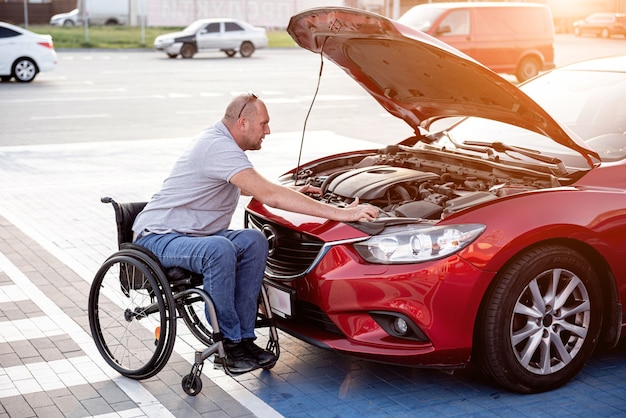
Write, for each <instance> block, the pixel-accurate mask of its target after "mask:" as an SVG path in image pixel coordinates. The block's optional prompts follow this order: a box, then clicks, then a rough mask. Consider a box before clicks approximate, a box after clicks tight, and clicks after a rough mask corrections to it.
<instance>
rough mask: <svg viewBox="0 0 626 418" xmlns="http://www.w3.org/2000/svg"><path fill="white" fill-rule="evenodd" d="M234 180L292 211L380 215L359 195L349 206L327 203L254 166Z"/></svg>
mask: <svg viewBox="0 0 626 418" xmlns="http://www.w3.org/2000/svg"><path fill="white" fill-rule="evenodd" d="M230 182H231V183H232V184H234V185H235V186H237V187H239V189H240V190H241V192H242V194H245V195H248V196H252V197H254V198H255V199H257V200H258V201H260V202H262V203H264V204H266V205H268V206H271V207H274V208H277V209H283V210H288V211H290V212H297V213H303V214H306V215H313V216H318V217H320V218H327V219H331V220H334V221H341V222H352V221H359V220H368V221H369V220H372V219H375V218H376V217H377V216H378V208H376V207H374V206H372V205H359V204H358V199H357V200H356V201H355V202H354V203H353V204H351V205H350V206H348V207H345V208H339V207H336V206H333V205H327V204H326V203H322V202H318V201H317V200H315V199H312V198H310V197H309V196H307V195H304V194H302V193H299V192H297V191H295V190H293V189H291V188H289V187H285V186H281V185H279V184H276V183H272V182H271V181H269V180H267V179H266V178H265V177H263V176H261V175H260V174H259V173H258V172H257V171H256V170H255V169H253V168H247V169H245V170H242V171H240V172H238V173H237V174H235V175H234V176H233V177H232V178H231V179H230Z"/></svg>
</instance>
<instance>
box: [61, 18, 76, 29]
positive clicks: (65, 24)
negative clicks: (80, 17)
mask: <svg viewBox="0 0 626 418" xmlns="http://www.w3.org/2000/svg"><path fill="white" fill-rule="evenodd" d="M63 26H65V27H66V28H69V27H72V26H74V21H72V20H69V19H68V20H64V21H63Z"/></svg>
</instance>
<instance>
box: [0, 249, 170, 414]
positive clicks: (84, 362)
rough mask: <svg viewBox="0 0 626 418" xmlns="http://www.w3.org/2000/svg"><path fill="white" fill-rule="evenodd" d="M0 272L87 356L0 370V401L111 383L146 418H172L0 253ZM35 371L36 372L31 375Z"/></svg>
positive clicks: (144, 389)
mask: <svg viewBox="0 0 626 418" xmlns="http://www.w3.org/2000/svg"><path fill="white" fill-rule="evenodd" d="M0 271H2V272H4V273H5V274H6V275H7V276H8V277H9V278H10V279H11V280H12V281H13V283H15V285H16V286H18V287H19V288H20V290H21V291H22V292H23V293H24V294H27V295H29V296H30V299H31V300H32V301H33V302H34V303H35V304H36V305H37V306H38V307H39V308H40V309H41V310H42V311H44V312H45V313H46V315H47V318H48V320H49V321H51V322H52V323H53V324H54V327H56V329H59V330H62V331H63V332H64V333H65V334H67V335H68V336H70V337H71V338H72V340H74V342H75V343H76V344H77V345H78V346H79V347H80V348H81V350H82V351H83V352H84V353H85V354H86V356H81V357H76V358H71V359H64V360H56V361H49V362H39V363H31V364H26V365H23V366H14V367H7V368H2V369H0V383H2V384H1V385H0V388H2V389H0V399H1V398H3V397H8V396H15V395H19V394H24V393H33V392H41V391H44V390H50V389H51V388H56V386H58V385H60V384H61V383H62V386H60V387H68V386H74V385H82V384H86V383H89V382H92V381H102V380H112V381H113V382H114V383H115V384H117V386H119V387H120V389H122V390H123V391H124V392H125V393H126V394H127V395H128V397H129V398H130V399H132V400H133V402H135V403H136V404H137V405H138V406H139V408H140V409H141V410H142V412H143V413H144V414H145V415H146V416H149V417H153V416H167V417H171V416H173V415H172V414H171V413H170V412H169V411H168V410H167V408H165V407H164V406H163V405H161V403H160V402H159V401H158V400H157V399H156V398H155V397H154V396H153V395H152V394H151V393H150V392H149V391H148V390H147V389H146V388H144V387H143V386H142V385H141V383H139V382H138V381H136V380H131V379H127V378H124V377H122V376H120V375H119V374H118V373H117V372H115V371H114V370H112V369H111V368H110V367H109V366H108V365H107V364H106V362H105V361H104V359H103V358H102V356H101V355H100V353H99V352H98V350H97V349H96V347H95V345H94V344H93V340H92V339H91V336H90V335H89V334H87V333H86V332H85V331H84V330H83V329H82V328H81V327H80V325H78V324H77V323H76V322H75V321H74V320H73V319H72V318H70V317H69V316H68V315H67V314H65V313H64V312H63V310H62V309H61V308H59V307H58V306H57V305H56V304H55V303H54V302H53V301H52V300H51V299H50V298H48V297H47V296H46V295H45V294H44V293H43V292H42V291H41V290H40V289H39V288H38V287H37V286H35V284H33V282H31V281H30V279H29V278H28V277H27V276H26V275H25V274H24V273H22V271H21V270H19V269H18V268H17V266H15V265H14V264H13V263H12V262H11V261H10V260H9V259H8V258H6V256H5V255H4V254H1V253H0ZM11 322H13V323H15V322H17V321H11ZM2 335H4V334H2ZM34 370H37V371H36V372H32V373H31V371H34ZM46 371H47V372H46ZM50 371H52V373H50ZM40 379H42V380H40ZM57 379H58V380H57ZM59 380H60V382H61V383H59ZM5 388H6V389H5Z"/></svg>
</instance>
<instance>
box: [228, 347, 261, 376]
mask: <svg viewBox="0 0 626 418" xmlns="http://www.w3.org/2000/svg"><path fill="white" fill-rule="evenodd" d="M224 351H225V352H226V367H227V368H228V370H229V371H230V372H232V373H247V372H251V371H252V370H255V369H258V368H259V364H258V363H257V361H256V359H255V358H254V357H253V356H251V355H250V354H249V353H248V351H247V350H246V348H245V346H244V344H243V342H241V343H233V342H230V341H224Z"/></svg>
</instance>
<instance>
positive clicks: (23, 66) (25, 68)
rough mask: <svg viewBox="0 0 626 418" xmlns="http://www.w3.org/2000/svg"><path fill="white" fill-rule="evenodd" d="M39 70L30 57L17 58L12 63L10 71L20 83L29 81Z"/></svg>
mask: <svg viewBox="0 0 626 418" xmlns="http://www.w3.org/2000/svg"><path fill="white" fill-rule="evenodd" d="M38 72H39V69H38V68H37V65H36V64H35V62H34V61H33V60H31V59H30V58H18V59H17V60H16V61H15V62H14V63H13V68H12V70H11V73H12V74H13V77H15V80H17V81H18V82H20V83H30V82H31V81H33V80H34V79H35V76H36V75H37V73H38Z"/></svg>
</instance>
